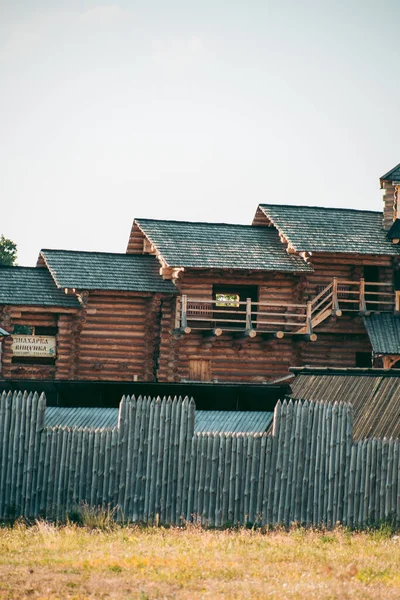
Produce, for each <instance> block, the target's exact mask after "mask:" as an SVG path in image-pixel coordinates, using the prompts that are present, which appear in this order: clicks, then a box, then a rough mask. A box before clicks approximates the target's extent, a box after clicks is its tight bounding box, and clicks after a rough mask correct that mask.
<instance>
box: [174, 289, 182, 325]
mask: <svg viewBox="0 0 400 600" xmlns="http://www.w3.org/2000/svg"><path fill="white" fill-rule="evenodd" d="M180 326H181V297H180V296H178V297H177V299H176V309H175V329H179V328H180Z"/></svg>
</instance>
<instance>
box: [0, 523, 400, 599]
mask: <svg viewBox="0 0 400 600" xmlns="http://www.w3.org/2000/svg"><path fill="white" fill-rule="evenodd" d="M399 566H400V540H399V537H398V536H394V535H392V534H391V533H390V532H386V533H385V532H380V533H379V532H378V533H369V534H368V533H357V534H356V533H348V532H346V531H344V530H340V529H338V530H336V531H334V532H321V531H305V530H303V529H296V528H294V529H292V530H291V531H290V532H289V533H286V532H284V531H273V532H270V533H267V534H265V533H264V534H263V533H261V532H258V531H251V530H245V529H242V530H239V531H233V530H226V531H210V530H208V531H204V530H201V529H199V528H197V527H188V528H187V529H174V528H171V529H164V528H139V527H113V528H110V530H109V531H104V530H99V529H89V528H88V527H77V526H74V525H67V526H63V527H56V526H53V525H49V524H46V523H37V524H36V525H35V526H32V527H26V526H25V525H23V524H16V525H15V526H14V527H13V528H11V527H10V528H8V527H5V528H2V529H0V598H12V599H15V598H76V599H83V598H141V599H145V598H177V599H182V598H190V599H196V598H212V599H213V600H214V599H218V598H229V599H231V598H232V599H233V598H260V599H261V598H277V599H278V598H279V599H283V598H307V600H310V599H313V598H318V599H321V598H340V599H345V598H358V599H363V600H364V599H374V600H376V599H377V598H385V599H391V598H393V599H394V598H396V599H397V598H399V597H400V569H399Z"/></svg>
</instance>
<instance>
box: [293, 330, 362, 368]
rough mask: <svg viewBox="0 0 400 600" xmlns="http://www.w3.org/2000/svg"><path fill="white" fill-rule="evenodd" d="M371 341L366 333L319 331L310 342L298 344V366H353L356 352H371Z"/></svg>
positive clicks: (355, 360)
mask: <svg viewBox="0 0 400 600" xmlns="http://www.w3.org/2000/svg"><path fill="white" fill-rule="evenodd" d="M371 351H372V348H371V343H370V341H369V338H368V336H367V335H366V334H361V335H346V334H345V333H343V335H338V334H336V333H320V332H319V331H318V339H317V341H316V342H313V343H312V344H311V343H309V344H299V356H298V361H297V362H298V364H299V366H303V365H307V366H313V367H354V366H356V363H357V356H356V355H357V353H359V352H366V353H367V352H371Z"/></svg>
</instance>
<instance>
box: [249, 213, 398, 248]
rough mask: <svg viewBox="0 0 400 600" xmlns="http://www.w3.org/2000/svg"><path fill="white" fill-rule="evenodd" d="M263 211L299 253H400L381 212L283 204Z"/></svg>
mask: <svg viewBox="0 0 400 600" xmlns="http://www.w3.org/2000/svg"><path fill="white" fill-rule="evenodd" d="M260 209H261V210H262V212H263V213H264V214H265V216H266V217H267V218H268V219H269V220H270V222H271V223H272V224H273V225H274V226H275V227H276V228H277V229H278V231H279V232H280V233H282V235H283V236H284V237H285V238H286V239H287V240H288V242H289V245H290V246H291V247H292V248H293V249H294V250H295V251H297V252H335V253H336V252H343V253H349V254H353V253H354V254H381V255H382V254H383V255H389V256H397V255H399V254H400V249H399V248H398V247H396V246H395V245H394V244H392V243H391V242H390V241H389V240H388V238H387V235H386V231H385V230H384V229H383V227H382V213H380V212H374V211H366V210H356V209H348V208H323V207H319V206H289V205H280V204H260Z"/></svg>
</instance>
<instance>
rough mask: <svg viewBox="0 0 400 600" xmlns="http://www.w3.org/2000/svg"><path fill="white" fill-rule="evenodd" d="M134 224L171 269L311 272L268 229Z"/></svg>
mask: <svg viewBox="0 0 400 600" xmlns="http://www.w3.org/2000/svg"><path fill="white" fill-rule="evenodd" d="M135 223H136V224H137V225H138V226H139V228H140V229H141V231H142V232H143V233H144V234H145V236H146V237H147V238H148V239H149V241H150V242H151V243H152V244H153V245H154V246H155V247H156V249H157V251H158V253H159V254H160V256H161V258H162V259H163V260H164V261H165V263H166V264H167V265H168V266H169V267H192V268H209V269H249V270H262V271H284V272H288V273H296V272H302V271H312V267H310V266H309V265H307V264H306V262H305V261H304V260H303V259H302V258H300V257H299V256H295V255H293V254H291V255H289V254H288V253H287V252H286V250H285V247H284V245H283V244H282V243H281V241H280V239H279V235H278V232H277V231H275V230H274V229H270V228H267V227H253V226H251V225H232V224H227V223H198V222H188V221H164V220H163V221H161V220H157V219H135Z"/></svg>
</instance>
